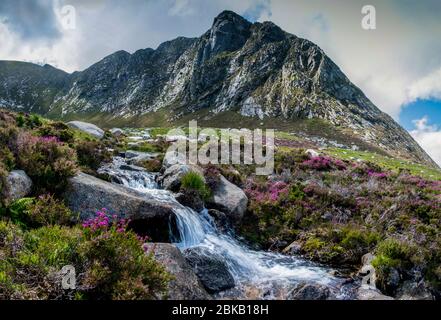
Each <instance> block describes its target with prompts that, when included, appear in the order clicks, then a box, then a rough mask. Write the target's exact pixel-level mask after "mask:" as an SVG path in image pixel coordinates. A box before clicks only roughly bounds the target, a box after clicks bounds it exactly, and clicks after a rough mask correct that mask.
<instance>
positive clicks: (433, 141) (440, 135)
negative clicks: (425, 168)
mask: <svg viewBox="0 0 441 320" xmlns="http://www.w3.org/2000/svg"><path fill="white" fill-rule="evenodd" d="M413 123H414V124H415V130H412V131H410V134H411V135H412V137H413V138H414V139H415V140H416V141H417V142H418V143H419V144H420V145H421V147H423V149H424V150H426V152H427V153H428V154H429V156H431V157H432V159H433V160H434V161H435V162H436V163H437V164H438V165H439V166H441V129H439V128H438V126H436V125H429V124H428V123H429V118H428V117H427V116H424V117H423V118H421V119H417V120H414V121H413Z"/></svg>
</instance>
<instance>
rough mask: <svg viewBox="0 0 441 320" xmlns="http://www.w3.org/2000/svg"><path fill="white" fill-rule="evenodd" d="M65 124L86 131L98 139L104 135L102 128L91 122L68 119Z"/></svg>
mask: <svg viewBox="0 0 441 320" xmlns="http://www.w3.org/2000/svg"><path fill="white" fill-rule="evenodd" d="M67 125H68V126H69V127H71V128H74V129H78V130H80V131H83V132H86V133H88V134H90V135H91V136H94V137H95V138H98V139H101V138H102V137H103V136H104V130H102V129H101V128H99V127H97V126H96V125H94V124H92V123H88V122H82V121H70V122H68V123H67Z"/></svg>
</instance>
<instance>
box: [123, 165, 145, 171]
mask: <svg viewBox="0 0 441 320" xmlns="http://www.w3.org/2000/svg"><path fill="white" fill-rule="evenodd" d="M119 168H120V169H121V170H128V171H144V168H141V167H138V166H134V165H130V164H122V165H121V166H120V167H119Z"/></svg>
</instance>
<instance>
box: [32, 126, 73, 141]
mask: <svg viewBox="0 0 441 320" xmlns="http://www.w3.org/2000/svg"><path fill="white" fill-rule="evenodd" d="M37 132H38V134H39V136H41V137H57V139H58V140H59V141H62V142H66V143H72V142H74V138H75V134H74V132H73V130H72V129H70V128H69V127H68V126H67V125H66V124H64V123H63V122H50V123H47V124H45V125H43V126H41V127H40V128H39V129H38V131H37Z"/></svg>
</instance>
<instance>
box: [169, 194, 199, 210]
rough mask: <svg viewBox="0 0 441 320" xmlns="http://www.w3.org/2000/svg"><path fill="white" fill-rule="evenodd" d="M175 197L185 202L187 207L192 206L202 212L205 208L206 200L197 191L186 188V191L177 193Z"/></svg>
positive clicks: (182, 202)
mask: <svg viewBox="0 0 441 320" xmlns="http://www.w3.org/2000/svg"><path fill="white" fill-rule="evenodd" d="M175 198H176V200H177V201H178V202H179V203H180V204H183V205H184V206H186V207H190V208H192V209H193V210H195V211H197V212H200V211H202V210H203V209H204V201H203V200H202V199H201V197H200V195H199V194H198V193H197V192H195V191H192V190H185V191H184V192H180V193H178V194H176V196H175Z"/></svg>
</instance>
